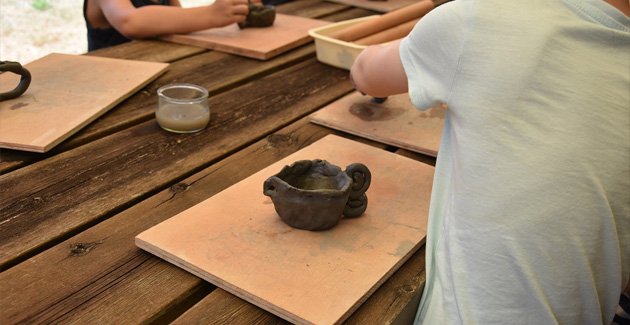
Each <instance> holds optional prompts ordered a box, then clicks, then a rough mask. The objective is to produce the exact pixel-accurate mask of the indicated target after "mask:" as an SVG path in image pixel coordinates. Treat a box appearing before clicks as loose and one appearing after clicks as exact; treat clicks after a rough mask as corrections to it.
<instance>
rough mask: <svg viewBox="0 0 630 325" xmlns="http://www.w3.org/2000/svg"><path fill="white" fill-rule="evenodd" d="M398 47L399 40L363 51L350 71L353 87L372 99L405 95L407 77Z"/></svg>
mask: <svg viewBox="0 0 630 325" xmlns="http://www.w3.org/2000/svg"><path fill="white" fill-rule="evenodd" d="M399 46H400V40H398V41H395V42H392V43H390V44H388V45H385V46H383V45H374V46H369V47H367V48H366V49H365V50H363V51H362V52H361V54H359V56H358V57H357V59H356V61H355V62H354V64H353V65H352V68H351V69H350V80H352V83H353V85H354V87H355V88H356V89H357V90H359V91H360V92H362V93H364V94H366V95H370V96H373V97H387V96H391V95H396V94H402V93H406V92H407V91H408V88H407V87H408V84H407V75H406V73H405V69H404V68H403V64H402V61H401V59H400V54H399Z"/></svg>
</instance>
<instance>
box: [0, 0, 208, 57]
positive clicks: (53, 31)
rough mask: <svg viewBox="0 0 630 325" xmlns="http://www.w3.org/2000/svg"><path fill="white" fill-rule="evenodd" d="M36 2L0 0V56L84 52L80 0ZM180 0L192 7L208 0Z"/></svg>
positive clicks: (32, 55) (85, 43) (30, 0)
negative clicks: (38, 4) (44, 4)
mask: <svg viewBox="0 0 630 325" xmlns="http://www.w3.org/2000/svg"><path fill="white" fill-rule="evenodd" d="M36 2H38V1H37V0H0V60H3V61H18V62H20V63H22V64H26V63H28V62H31V61H34V60H36V59H38V58H40V57H42V56H44V55H46V54H48V53H51V52H58V53H68V54H81V53H85V52H86V51H87V39H86V36H85V33H86V29H85V21H84V20H83V0H48V1H47V2H48V3H49V6H48V8H46V9H43V10H38V9H35V8H34V6H33V4H34V3H36ZM39 2H45V1H39ZM180 2H181V4H182V6H183V7H192V6H199V5H204V4H208V3H211V2H212V0H180Z"/></svg>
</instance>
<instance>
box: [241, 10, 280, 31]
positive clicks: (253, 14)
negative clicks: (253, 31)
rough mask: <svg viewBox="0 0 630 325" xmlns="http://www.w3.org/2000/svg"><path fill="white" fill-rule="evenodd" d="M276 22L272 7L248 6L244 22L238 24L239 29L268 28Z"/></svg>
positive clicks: (274, 11)
mask: <svg viewBox="0 0 630 325" xmlns="http://www.w3.org/2000/svg"><path fill="white" fill-rule="evenodd" d="M275 20H276V8H275V7H274V6H257V5H253V4H250V5H249V13H248V14H247V18H246V19H245V21H244V22H241V23H238V27H240V28H241V29H243V28H249V27H269V26H271V25H273V22H274V21H275Z"/></svg>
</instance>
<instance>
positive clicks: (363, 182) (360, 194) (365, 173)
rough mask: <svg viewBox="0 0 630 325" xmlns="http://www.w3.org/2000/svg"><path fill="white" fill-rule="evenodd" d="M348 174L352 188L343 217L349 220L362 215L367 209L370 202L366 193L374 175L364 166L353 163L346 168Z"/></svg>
mask: <svg viewBox="0 0 630 325" xmlns="http://www.w3.org/2000/svg"><path fill="white" fill-rule="evenodd" d="M346 174H347V175H348V176H350V178H351V179H352V186H351V188H350V197H349V198H348V203H347V204H346V206H345V208H344V210H343V215H344V216H345V217H347V218H355V217H358V216H360V215H362V214H363V212H365V210H366V209H367V203H368V202H367V195H365V191H367V189H368V188H369V187H370V183H371V182H372V173H370V170H369V169H368V168H367V166H365V165H364V164H362V163H353V164H350V165H349V166H348V167H346Z"/></svg>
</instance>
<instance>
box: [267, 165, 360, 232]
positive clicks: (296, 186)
mask: <svg viewBox="0 0 630 325" xmlns="http://www.w3.org/2000/svg"><path fill="white" fill-rule="evenodd" d="M370 181H371V173H370V170H369V169H368V168H367V167H366V166H365V165H363V164H361V163H353V164H350V165H349V166H348V167H346V170H345V172H344V171H342V170H341V168H339V167H338V166H335V165H332V164H330V163H328V162H327V161H325V160H321V159H315V160H312V161H311V160H299V161H296V162H295V163H293V164H291V166H284V168H282V170H281V171H280V172H279V173H278V174H276V175H273V176H271V177H269V178H268V179H267V180H266V181H265V182H264V184H263V194H265V195H266V196H269V197H271V200H272V201H273V204H274V207H275V209H276V212H277V213H278V215H279V216H280V218H281V219H282V220H283V221H284V222H285V223H287V224H288V225H289V226H291V227H294V228H299V229H306V230H325V229H330V228H332V227H334V226H335V225H336V224H337V223H338V222H339V220H340V219H341V218H342V216H345V217H347V218H354V217H358V216H360V215H362V214H363V213H364V212H365V210H366V209H367V196H366V195H365V191H366V190H367V189H368V187H369V186H370Z"/></svg>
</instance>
